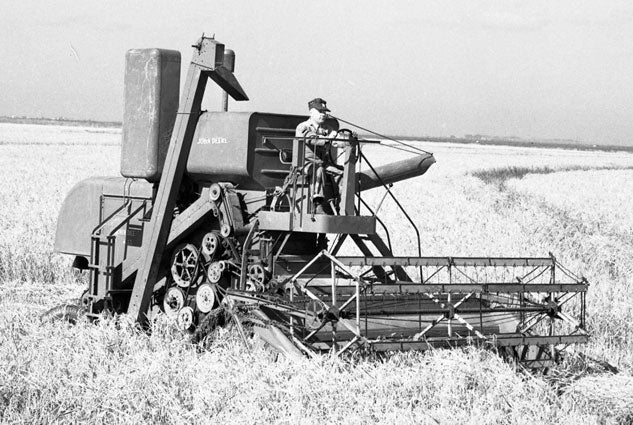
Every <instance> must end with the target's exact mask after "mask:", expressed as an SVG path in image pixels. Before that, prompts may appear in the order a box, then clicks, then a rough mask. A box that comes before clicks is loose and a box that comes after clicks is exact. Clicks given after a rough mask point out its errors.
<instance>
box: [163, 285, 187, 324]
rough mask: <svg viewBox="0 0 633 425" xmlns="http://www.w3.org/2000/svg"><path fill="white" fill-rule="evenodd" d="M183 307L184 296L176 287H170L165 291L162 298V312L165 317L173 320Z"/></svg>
mask: <svg viewBox="0 0 633 425" xmlns="http://www.w3.org/2000/svg"><path fill="white" fill-rule="evenodd" d="M184 305H185V294H184V293H183V292H182V289H180V288H179V287H177V286H172V287H171V288H169V289H168V290H167V293H166V294H165V297H164V298H163V311H165V314H166V315H167V317H169V318H172V319H175V318H176V316H177V315H178V311H180V309H181V308H183V307H184Z"/></svg>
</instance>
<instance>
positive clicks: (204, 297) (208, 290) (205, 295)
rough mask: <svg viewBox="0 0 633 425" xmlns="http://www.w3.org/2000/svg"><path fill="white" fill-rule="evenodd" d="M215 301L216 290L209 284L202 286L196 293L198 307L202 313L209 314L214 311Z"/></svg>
mask: <svg viewBox="0 0 633 425" xmlns="http://www.w3.org/2000/svg"><path fill="white" fill-rule="evenodd" d="M215 299H216V297H215V288H214V287H213V286H212V285H210V284H208V283H204V284H202V285H200V287H199V288H198V291H197V292H196V307H197V308H198V310H200V311H201V312H202V313H208V312H210V311H211V310H213V306H214V305H215Z"/></svg>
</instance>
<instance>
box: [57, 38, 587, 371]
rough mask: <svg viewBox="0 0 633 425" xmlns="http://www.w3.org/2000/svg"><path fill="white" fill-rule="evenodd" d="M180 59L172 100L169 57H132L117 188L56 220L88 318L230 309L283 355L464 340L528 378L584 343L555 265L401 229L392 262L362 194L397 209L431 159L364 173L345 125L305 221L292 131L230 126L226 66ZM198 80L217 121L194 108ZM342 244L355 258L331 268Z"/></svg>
mask: <svg viewBox="0 0 633 425" xmlns="http://www.w3.org/2000/svg"><path fill="white" fill-rule="evenodd" d="M193 47H194V51H193V58H192V60H191V64H190V66H189V71H188V73H187V77H186V81H185V85H184V91H183V93H182V96H181V97H180V101H179V87H180V53H179V52H175V51H170V50H161V49H143V50H130V51H129V52H128V53H127V57H126V73H125V116H124V123H123V142H122V149H121V150H122V152H121V174H122V177H119V178H98V177H95V178H90V179H87V180H84V181H82V182H80V183H79V184H77V185H76V186H75V187H74V188H73V189H72V191H71V192H70V193H69V194H68V196H67V198H66V200H65V202H64V204H63V207H62V209H61V212H60V215H59V221H58V227H57V235H56V240H55V250H56V251H57V252H61V253H65V254H70V255H73V256H75V261H74V263H73V266H74V267H76V268H77V269H80V270H88V271H89V273H90V280H89V285H88V289H87V291H86V292H85V293H84V295H83V297H82V298H81V304H80V308H81V310H82V312H84V313H85V314H86V315H87V316H88V317H90V318H97V317H98V316H99V315H100V314H102V313H103V312H114V313H127V314H129V315H132V316H133V317H134V318H135V319H136V320H138V321H140V322H142V323H147V322H148V321H149V320H151V319H152V317H153V316H154V315H155V314H160V313H161V312H162V313H164V314H166V315H167V316H169V317H171V318H173V319H174V320H175V321H176V322H177V324H178V325H179V326H180V327H181V328H182V329H184V330H189V331H191V332H195V331H196V330H198V331H199V330H200V329H205V328H208V327H210V326H211V325H212V324H213V323H215V319H216V318H217V317H218V316H219V314H218V312H228V313H229V314H230V315H231V316H232V317H233V318H234V320H235V321H236V322H237V324H238V325H239V324H240V323H242V322H244V321H248V322H249V323H250V324H252V325H253V331H254V332H256V333H257V334H259V335H260V336H261V337H262V338H263V339H264V340H265V341H267V342H268V343H270V344H271V345H272V346H273V347H275V348H277V349H278V350H280V351H281V352H283V353H285V354H287V355H289V356H293V355H306V354H307V355H310V354H312V353H319V352H336V353H343V352H349V351H353V350H363V351H369V352H374V351H376V352H378V351H394V350H424V349H428V348H430V347H445V346H458V345H462V344H467V343H475V344H479V345H484V346H490V347H496V349H498V351H499V352H500V353H501V354H502V355H503V356H506V357H509V358H512V359H515V360H516V361H518V362H520V363H522V364H524V365H526V367H530V368H537V367H546V366H549V365H550V364H552V362H554V361H556V359H557V355H558V354H557V353H558V352H559V350H560V349H562V348H564V347H567V346H568V345H570V344H574V343H583V342H586V340H587V338H588V336H587V332H586V330H585V320H584V318H585V294H586V291H587V287H588V284H587V282H586V280H585V279H584V278H578V277H576V276H574V275H573V274H572V273H570V272H569V271H568V270H566V269H565V268H564V267H562V266H561V265H560V264H559V263H558V262H557V261H556V259H555V258H554V257H553V256H551V255H550V256H548V257H544V258H487V257H478V258H458V257H423V256H422V245H421V242H420V237H419V232H418V231H417V229H416V228H415V224H414V222H413V220H411V219H409V224H410V225H411V226H412V227H413V229H415V233H416V234H417V235H418V246H417V247H414V249H416V250H417V256H407V257H398V256H395V255H394V249H393V247H392V246H391V242H390V239H389V233H388V230H387V227H385V225H389V224H394V223H385V222H383V221H381V219H380V218H379V217H378V216H377V215H376V214H374V212H373V210H372V208H371V207H370V205H368V203H367V202H366V200H364V199H363V192H364V191H366V190H369V189H374V188H378V189H377V190H384V191H385V194H384V196H389V197H391V198H392V199H393V200H394V201H395V205H397V206H398V207H399V208H402V207H401V204H400V203H399V202H398V200H397V199H396V198H395V196H394V195H393V193H392V191H390V189H389V187H390V185H391V184H392V183H394V182H397V181H400V180H405V179H409V178H413V177H416V176H419V175H422V174H423V173H425V172H426V171H427V169H428V168H429V167H430V166H431V165H432V164H433V163H434V162H435V159H434V158H433V155H432V154H430V153H427V152H424V151H420V150H415V151H414V153H415V155H414V156H412V157H411V158H410V159H406V160H403V161H400V162H396V163H392V164H388V165H383V166H381V167H373V166H372V165H371V163H370V162H369V161H368V159H367V157H366V156H365V155H364V154H363V146H364V145H365V144H367V143H379V142H375V141H369V140H359V139H358V138H357V137H356V135H355V134H354V133H352V132H351V131H350V130H347V129H340V130H339V131H338V134H339V136H337V139H338V140H339V141H343V142H344V147H343V148H339V149H340V152H338V153H339V154H340V159H341V162H340V165H341V166H342V167H343V170H344V171H343V177H342V181H341V183H340V187H341V190H340V192H341V193H340V203H339V205H340V211H339V213H337V214H335V215H327V214H316V213H315V206H314V205H313V202H312V201H311V200H312V193H311V190H312V189H311V187H312V185H311V179H313V178H314V175H313V174H314V173H306V172H304V170H306V169H309V168H310V167H306V157H305V155H304V154H305V151H306V140H303V139H301V138H296V137H294V130H295V128H296V126H297V125H298V124H299V123H300V122H302V121H304V120H305V117H303V116H294V115H280V114H271V113H247V112H226V104H227V99H228V97H227V93H228V95H230V96H231V97H232V98H233V99H235V100H237V101H244V100H248V98H247V96H246V94H245V92H244V90H243V89H242V87H241V86H240V84H239V83H238V81H237V79H236V78H235V76H234V75H233V73H232V67H233V65H232V64H233V63H234V55H233V52H231V51H229V50H227V51H225V49H224V45H223V44H221V43H219V42H217V41H216V40H214V39H212V38H208V37H204V36H203V37H202V38H201V39H200V40H198V42H197V44H195V45H194V46H193ZM209 80H212V81H214V82H215V83H216V84H218V85H219V86H220V87H221V88H222V90H223V91H224V92H225V93H224V96H225V98H224V102H223V103H224V108H223V109H224V112H206V111H202V110H201V102H202V98H203V94H204V92H205V87H206V84H207V82H208V81H209ZM330 120H331V124H332V126H333V127H334V128H337V129H338V126H339V121H341V122H344V121H343V120H341V119H338V120H337V119H335V118H330ZM381 188H382V189H381ZM383 199H384V198H383ZM362 212H365V214H363V213H362ZM402 212H403V213H404V216H405V217H407V218H409V216H408V215H407V214H406V212H404V210H402ZM398 225H400V224H399V223H398ZM378 227H380V228H381V231H380V233H381V234H382V235H384V237H381V236H380V235H379V233H378ZM323 234H329V235H330V238H332V241H331V243H329V244H328V241H327V240H326V239H324V238H323V236H322V235H323ZM345 241H348V242H347V243H348V245H349V244H353V245H355V246H356V247H358V252H360V253H362V256H341V255H340V254H339V251H340V250H341V247H342V245H343V243H344V242H345ZM240 329H241V326H240Z"/></svg>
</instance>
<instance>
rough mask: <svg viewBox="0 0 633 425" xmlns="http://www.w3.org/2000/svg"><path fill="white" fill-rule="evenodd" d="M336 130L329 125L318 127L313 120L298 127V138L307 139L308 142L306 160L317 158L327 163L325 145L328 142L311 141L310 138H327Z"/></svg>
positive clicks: (296, 132) (296, 133)
mask: <svg viewBox="0 0 633 425" xmlns="http://www.w3.org/2000/svg"><path fill="white" fill-rule="evenodd" d="M333 131H334V129H333V128H332V127H330V126H329V125H327V124H322V125H320V126H317V125H316V124H314V123H313V122H312V121H311V120H307V121H304V122H302V123H301V124H299V125H298V126H297V129H296V131H295V136H296V137H307V139H305V142H306V152H305V159H306V160H312V159H314V158H315V157H316V158H317V159H320V160H322V161H325V160H326V158H325V157H324V155H325V154H326V152H325V148H324V145H325V144H326V142H327V141H326V140H314V139H310V137H314V136H316V137H326V136H328V135H329V134H330V133H332V132H333Z"/></svg>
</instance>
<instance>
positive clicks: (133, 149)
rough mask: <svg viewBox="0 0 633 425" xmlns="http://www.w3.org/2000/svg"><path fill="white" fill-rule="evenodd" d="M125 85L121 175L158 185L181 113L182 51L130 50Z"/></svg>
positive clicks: (126, 63) (127, 57)
mask: <svg viewBox="0 0 633 425" xmlns="http://www.w3.org/2000/svg"><path fill="white" fill-rule="evenodd" d="M124 85H125V105H124V114H123V142H122V144H121V175H123V176H124V177H132V178H140V179H147V180H149V181H153V182H156V181H158V180H159V179H160V173H161V171H162V168H163V163H164V162H165V156H166V155H167V148H168V146H169V140H170V137H171V131H172V129H173V128H174V122H175V120H176V112H177V111H178V95H179V92H180V52H177V51H174V50H164V49H133V50H129V51H128V52H127V55H126V56H125V84H124Z"/></svg>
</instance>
